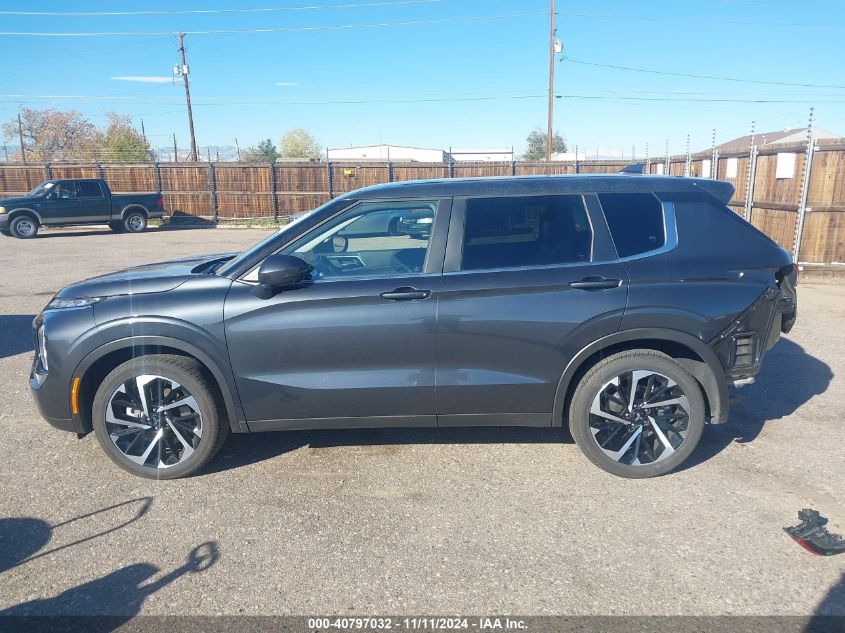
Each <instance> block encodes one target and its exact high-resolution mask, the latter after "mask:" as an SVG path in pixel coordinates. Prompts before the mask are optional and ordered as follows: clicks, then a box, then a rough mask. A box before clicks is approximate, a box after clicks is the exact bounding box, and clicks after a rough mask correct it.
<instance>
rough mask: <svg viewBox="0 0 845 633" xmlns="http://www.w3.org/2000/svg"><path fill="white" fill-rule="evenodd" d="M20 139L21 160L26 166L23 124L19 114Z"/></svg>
mask: <svg viewBox="0 0 845 633" xmlns="http://www.w3.org/2000/svg"><path fill="white" fill-rule="evenodd" d="M18 138H19V139H20V141H21V160H22V161H23V164H24V165H26V147H24V144H23V124H22V123H21V115H20V113H18Z"/></svg>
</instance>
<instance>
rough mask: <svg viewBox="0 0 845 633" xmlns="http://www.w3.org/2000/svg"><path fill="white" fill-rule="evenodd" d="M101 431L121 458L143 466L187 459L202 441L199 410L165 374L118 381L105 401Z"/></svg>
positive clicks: (192, 400) (170, 464) (159, 466)
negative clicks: (113, 390) (121, 455)
mask: <svg viewBox="0 0 845 633" xmlns="http://www.w3.org/2000/svg"><path fill="white" fill-rule="evenodd" d="M105 422H106V431H107V432H108V434H109V437H110V438H111V441H112V442H113V443H114V445H115V446H116V447H117V449H118V450H119V451H120V452H121V453H122V454H123V456H124V457H126V459H128V460H130V461H132V462H134V463H136V464H139V465H141V466H144V467H147V468H153V469H157V468H170V467H172V466H176V465H177V464H181V463H183V462H184V461H185V460H187V459H188V458H189V457H190V456H191V455H192V454H193V453H194V451H195V450H196V449H197V448H198V447H199V444H200V442H201V441H202V432H203V425H202V414H201V413H200V407H199V405H198V404H197V401H196V399H195V398H194V396H193V395H192V394H191V393H190V392H189V391H188V390H187V389H186V388H185V387H184V386H182V385H180V384H179V383H178V382H176V381H175V380H173V379H171V378H167V377H165V376H153V375H142V376H136V377H134V378H131V379H130V380H127V381H126V382H124V383H123V384H122V385H121V386H120V387H118V388H117V389H116V390H115V392H114V393H113V394H112V396H111V398H110V399H109V402H108V404H107V406H106V413H105Z"/></svg>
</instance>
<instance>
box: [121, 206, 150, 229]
mask: <svg viewBox="0 0 845 633" xmlns="http://www.w3.org/2000/svg"><path fill="white" fill-rule="evenodd" d="M146 228H147V214H146V213H144V212H143V211H129V212H128V213H127V214H126V216H124V218H123V229H124V230H125V231H126V232H127V233H143V232H144V229H146Z"/></svg>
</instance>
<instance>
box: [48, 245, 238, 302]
mask: <svg viewBox="0 0 845 633" xmlns="http://www.w3.org/2000/svg"><path fill="white" fill-rule="evenodd" d="M236 254H237V253H216V254H214V255H197V256H195V257H189V258H186V259H177V260H174V261H170V262H159V263H157V264H144V265H143V266H135V267H134V268H127V269H126V270H120V271H117V272H114V273H109V274H107V275H101V276H99V277H93V278H92V279H86V280H85V281H80V282H77V283H75V284H71V285H70V286H66V287H65V288H62V289H61V290H59V292H57V293H56V297H58V298H61V299H79V298H82V297H113V296H116V295H137V294H145V293H150V292H167V291H168V290H173V289H174V288H177V287H178V286H180V285H182V284H183V283H185V282H186V281H187V280H188V279H190V278H191V276H193V275H197V274H201V273H202V272H203V271H204V270H206V269H207V267H208V266H209V265H210V264H212V263H214V262H217V261H221V260H223V261H225V260H226V259H228V258H231V257H234V256H235V255H236Z"/></svg>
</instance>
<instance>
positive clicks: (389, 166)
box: [387, 160, 393, 182]
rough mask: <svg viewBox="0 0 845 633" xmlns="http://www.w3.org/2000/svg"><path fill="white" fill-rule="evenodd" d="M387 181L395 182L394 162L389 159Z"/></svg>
mask: <svg viewBox="0 0 845 633" xmlns="http://www.w3.org/2000/svg"><path fill="white" fill-rule="evenodd" d="M387 182H393V163H392V162H391V161H390V160H388V161H387Z"/></svg>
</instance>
